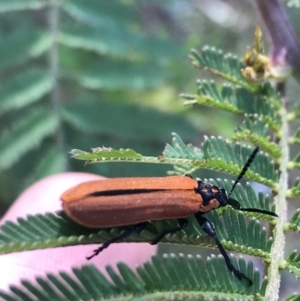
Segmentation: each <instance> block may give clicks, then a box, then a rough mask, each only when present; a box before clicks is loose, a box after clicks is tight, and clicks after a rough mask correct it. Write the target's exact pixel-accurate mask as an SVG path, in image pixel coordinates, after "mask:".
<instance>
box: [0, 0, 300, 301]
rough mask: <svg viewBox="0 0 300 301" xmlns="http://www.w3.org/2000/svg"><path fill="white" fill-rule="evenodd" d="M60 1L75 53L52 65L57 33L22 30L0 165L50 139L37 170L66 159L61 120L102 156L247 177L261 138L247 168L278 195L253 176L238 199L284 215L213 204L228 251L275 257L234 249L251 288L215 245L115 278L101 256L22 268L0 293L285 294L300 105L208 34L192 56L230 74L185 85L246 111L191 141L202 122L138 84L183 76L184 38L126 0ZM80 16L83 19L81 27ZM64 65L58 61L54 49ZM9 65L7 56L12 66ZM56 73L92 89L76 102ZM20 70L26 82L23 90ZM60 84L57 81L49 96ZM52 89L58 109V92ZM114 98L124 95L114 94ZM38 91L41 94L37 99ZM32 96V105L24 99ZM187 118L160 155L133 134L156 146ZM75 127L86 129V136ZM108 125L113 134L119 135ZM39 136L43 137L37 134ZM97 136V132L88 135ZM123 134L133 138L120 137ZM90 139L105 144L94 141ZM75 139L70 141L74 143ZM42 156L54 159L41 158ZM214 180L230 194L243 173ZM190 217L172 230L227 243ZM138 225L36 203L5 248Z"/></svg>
mask: <svg viewBox="0 0 300 301" xmlns="http://www.w3.org/2000/svg"><path fill="white" fill-rule="evenodd" d="M14 2H15V3H16V4H15V7H18V8H17V9H21V8H20V6H17V5H20V4H18V3H19V2H17V1H14ZM30 3H31V4H28V5H32V6H30V7H31V9H37V8H36V7H35V6H34V3H35V2H30ZM35 4H36V3H35ZM7 7H9V6H7ZM24 7H27V8H28V6H24ZM49 7H50V10H51V9H52V10H53V11H52V13H55V9H58V10H59V11H60V12H63V13H64V14H65V15H66V16H67V18H66V19H67V21H66V24H64V25H63V26H62V27H61V28H59V30H58V32H57V33H55V32H54V33H53V35H54V36H55V37H56V38H57V40H56V41H57V43H58V45H61V46H62V52H65V53H66V54H67V55H65V56H63V62H62V63H61V66H60V67H61V70H60V71H59V72H58V73H56V72H57V71H55V70H56V68H55V67H58V66H53V65H52V66H51V68H50V70H51V71H52V73H51V72H50V73H51V74H50V77H49V76H47V72H45V68H41V67H40V66H39V68H31V69H30V70H27V69H26V64H25V63H28V60H29V58H30V59H32V58H35V57H36V56H37V57H39V58H40V56H41V55H43V54H44V53H45V52H47V51H54V50H53V49H52V48H51V47H53V45H52V44H51V45H50V44H49V36H48V35H47V34H43V33H41V34H36V35H33V36H32V37H31V38H32V44H35V45H36V44H38V46H37V47H30V46H28V45H27V46H26V43H25V41H24V46H26V47H25V48H26V49H27V53H26V55H25V56H24V53H23V54H22V57H20V58H19V59H16V60H15V61H14V62H13V61H11V62H8V63H9V64H13V63H15V62H16V64H17V65H18V64H22V68H24V70H26V72H22V73H20V74H21V75H18V76H17V75H15V74H14V75H13V76H11V78H9V79H8V80H7V83H6V84H5V89H4V90H3V99H4V101H3V103H2V104H1V105H0V113H1V114H11V116H8V117H7V118H8V119H9V117H12V116H13V117H17V119H14V122H12V126H11V127H9V128H7V129H6V131H5V132H4V134H3V135H2V137H1V139H0V166H1V167H2V168H3V169H8V168H13V167H14V166H15V165H16V163H17V162H18V161H19V159H20V157H21V156H24V157H26V156H30V154H31V152H32V153H33V154H35V153H34V147H35V146H36V145H41V146H40V150H41V152H40V154H39V155H40V157H38V158H37V159H36V161H35V162H37V163H36V164H35V166H34V168H33V170H34V174H35V175H37V176H41V175H46V174H47V173H52V172H55V171H56V170H62V169H64V166H63V165H65V158H64V156H63V155H62V153H61V150H60V149H59V148H58V147H49V148H48V147H45V145H46V146H48V143H49V144H50V142H49V141H50V139H53V137H54V136H55V135H56V134H57V133H58V132H59V131H62V132H63V133H64V136H65V137H67V142H66V145H68V144H71V145H72V148H74V147H76V149H73V150H72V151H71V152H70V153H71V157H73V161H75V160H74V159H78V160H84V161H86V163H87V164H90V163H93V164H94V165H95V164H97V163H104V162H105V163H107V162H111V163H112V162H130V163H140V164H143V163H148V165H149V163H152V164H157V165H162V164H165V165H171V166H172V167H173V168H172V167H171V168H170V169H172V170H170V171H169V173H170V174H177V175H179V174H192V173H194V172H196V171H198V170H199V169H208V170H212V171H216V172H223V173H226V174H231V175H234V176H235V178H236V177H237V176H238V175H240V174H241V170H242V169H243V167H244V166H245V163H246V161H247V160H248V158H249V156H250V154H251V153H252V152H253V148H254V147H253V145H254V146H259V147H260V151H259V152H258V153H257V156H256V157H255V158H254V160H253V162H251V165H250V166H247V171H245V173H244V174H243V177H244V178H246V179H248V180H250V181H255V182H258V183H261V184H263V185H265V186H266V187H267V188H268V189H269V194H270V195H268V194H266V195H265V194H264V193H262V192H259V193H258V195H256V193H255V189H254V188H253V187H252V186H251V184H250V183H249V182H247V183H246V184H245V185H244V184H237V185H236V187H235V189H234V191H233V192H232V194H231V195H230V197H232V198H233V199H235V200H237V201H238V202H240V204H241V209H245V208H257V209H262V210H268V211H272V212H275V211H276V212H277V213H278V215H279V217H278V218H275V217H272V216H270V215H266V214H262V213H259V212H247V211H244V212H243V211H238V210H233V209H232V208H228V207H222V208H218V209H216V210H213V211H210V212H208V213H207V214H205V217H207V219H209V220H210V221H211V222H212V223H213V224H214V227H215V229H216V231H217V234H218V237H219V239H220V241H221V243H222V245H223V246H224V248H225V249H226V250H227V251H234V252H239V253H242V254H244V255H251V256H255V257H257V258H260V259H261V260H262V261H263V262H264V264H265V268H264V274H263V277H260V273H259V272H258V270H256V269H255V268H254V266H253V263H252V262H251V261H249V262H248V263H247V264H246V262H245V261H244V259H237V257H236V256H231V260H232V263H233V265H234V266H235V267H237V268H238V269H239V270H240V271H241V272H243V273H244V274H245V275H247V277H249V278H250V279H251V280H253V283H254V284H253V286H251V287H247V286H245V284H244V283H243V282H242V281H239V280H238V279H237V278H236V277H234V276H233V275H232V273H230V272H229V271H228V269H227V268H226V265H225V262H224V259H223V257H221V256H219V257H215V256H212V257H211V258H209V259H208V260H207V261H206V263H205V262H204V261H203V260H202V258H201V257H200V256H196V257H192V256H183V255H180V256H175V255H168V256H167V255H166V256H165V257H164V258H158V257H153V259H152V263H149V262H148V263H145V265H144V266H143V267H138V268H137V269H136V272H137V273H134V271H132V270H131V269H130V268H129V267H127V266H126V265H125V264H119V266H118V269H119V273H117V272H116V271H114V270H113V269H112V268H111V267H107V272H108V274H109V276H110V278H108V277H106V276H104V275H103V274H101V273H100V272H99V271H98V270H96V268H95V267H93V266H90V265H88V266H82V267H81V268H80V269H75V268H74V269H73V273H69V274H67V273H64V272H61V273H60V274H59V276H57V275H52V274H48V275H47V278H46V277H45V278H37V279H36V283H34V284H31V283H29V282H27V281H23V282H22V285H21V286H20V287H16V286H13V287H11V292H9V293H5V292H2V291H0V296H1V297H2V298H3V299H4V300H29V296H28V294H30V293H31V294H33V295H34V296H35V297H36V300H48V299H57V300H79V299H80V300H97V299H103V300H106V299H112V298H117V299H124V300H130V299H134V300H155V299H160V300H161V299H174V300H179V299H183V298H185V299H196V300H199V299H204V300H210V299H226V300H244V299H247V300H268V301H269V300H276V298H277V297H278V296H277V290H276V289H274V287H277V285H278V284H279V279H280V275H279V272H278V271H279V269H284V270H287V271H289V272H291V273H293V274H294V275H296V276H297V277H299V275H300V272H299V271H300V264H299V262H300V256H299V254H298V253H297V252H296V251H294V252H292V253H291V254H290V255H289V256H288V257H285V255H284V253H283V246H284V243H285V240H284V232H287V231H294V232H298V233H299V229H300V226H299V224H300V213H299V212H300V211H299V210H300V209H298V210H297V211H296V212H295V213H294V214H293V216H292V218H291V220H290V221H289V222H287V220H286V211H287V210H286V199H287V198H289V197H295V196H299V195H300V188H299V187H300V185H299V179H296V180H295V181H294V183H293V184H292V186H291V187H290V188H289V187H288V181H287V170H288V168H289V169H296V168H299V162H300V159H299V158H300V156H299V155H297V156H296V157H295V159H294V160H293V161H289V157H288V150H289V149H288V144H296V143H299V142H298V140H297V139H298V136H299V133H298V132H299V131H297V132H296V134H294V136H293V138H291V139H290V138H289V137H288V122H292V121H294V120H295V119H299V117H300V114H299V106H296V107H294V108H292V109H291V112H290V113H288V112H287V111H286V107H285V106H283V105H282V103H281V98H280V96H279V94H278V93H277V91H276V89H275V88H273V87H272V86H271V85H270V84H268V83H262V84H260V85H251V84H250V83H248V82H247V81H246V80H245V79H244V78H243V77H242V75H241V73H240V69H241V68H242V67H243V63H242V62H241V61H240V60H239V59H237V58H236V57H235V56H233V55H231V54H224V53H223V52H222V51H218V50H216V49H214V48H209V47H205V48H204V49H203V50H202V51H201V52H199V53H198V52H197V51H195V50H193V51H192V53H191V56H190V57H191V60H192V63H193V65H194V66H196V67H198V68H204V69H207V70H208V71H210V72H211V73H212V74H213V77H214V78H215V80H217V78H221V80H226V81H227V82H226V83H225V84H219V82H218V81H210V82H208V81H206V80H198V81H197V92H196V94H195V93H194V94H184V95H183V98H184V99H185V100H186V101H185V104H186V105H195V104H196V105H198V106H207V107H212V108H213V109H214V110H216V111H217V110H222V111H226V112H227V113H230V114H232V115H235V116H238V117H239V118H240V120H241V124H240V125H237V127H236V128H237V130H236V132H235V134H232V135H231V137H230V138H231V139H225V138H223V137H214V136H209V137H208V136H204V139H203V143H202V144H200V145H199V143H197V144H196V143H194V144H193V143H189V144H186V142H185V141H186V140H191V141H193V138H194V136H195V135H196V131H195V128H194V126H193V125H191V123H190V122H188V121H186V120H184V119H181V118H180V119H179V117H178V116H177V115H176V114H175V113H168V114H167V113H163V112H160V111H157V110H155V109H153V108H151V109H150V108H147V109H145V108H142V107H141V106H138V105H136V100H137V98H136V97H137V95H138V100H140V101H141V100H143V95H142V93H146V92H145V91H144V90H147V89H153V88H155V87H156V88H157V87H159V86H161V85H162V84H163V83H165V81H166V78H168V77H169V76H170V75H171V73H170V72H169V71H168V70H166V68H165V64H166V61H168V59H170V58H175V57H176V56H177V55H178V53H179V52H180V49H179V47H178V48H177V49H176V46H174V45H175V44H172V43H173V42H172V41H167V42H166V44H165V41H164V40H163V39H162V38H160V36H159V35H158V36H155V37H154V38H149V39H148V37H147V36H145V35H144V34H143V31H142V30H141V27H140V26H139V24H138V22H137V20H135V21H132V20H133V19H134V16H136V13H137V12H136V11H135V10H134V8H133V7H132V6H130V5H128V4H127V2H126V1H125V2H104V1H93V2H88V1H84V0H73V1H64V2H63V3H61V4H59V5H58V7H57V8H53V7H51V6H49ZM0 8H1V5H0ZM100 8H101V9H100ZM10 9H12V8H10ZM3 10H4V9H3ZM75 20H76V21H77V22H78V23H79V24H78V26H73V25H74V23H73V22H74V21H75ZM127 24H130V25H131V26H127ZM133 28H134V30H133ZM136 31H137V33H136ZM98 35H99V36H101V39H100V40H98V39H96V38H95V37H97V36H98ZM135 37H136V39H135ZM11 41H12V45H13V44H14V43H15V44H16V43H17V39H16V38H15V37H13V36H12V37H11ZM21 42H22V41H20V43H21ZM149 45H150V46H151V51H150V50H149V48H150V46H149ZM164 45H167V48H166V49H168V47H170V50H171V51H170V53H168V54H166V51H164ZM172 45H173V46H172ZM152 46H153V47H152ZM47 47H49V49H47ZM55 47H57V45H55ZM55 47H54V48H55ZM32 48H34V50H32ZM50 48H51V49H50ZM28 49H29V50H28ZM0 51H1V50H0ZM87 53H89V55H87ZM69 55H70V56H71V57H72V58H74V57H81V56H82V58H81V59H80V61H79V62H77V61H76V60H72V59H69V58H68V56H69ZM54 57H55V55H54V56H53V58H54ZM95 59H97V60H96V61H95ZM9 64H8V65H9ZM52 64H54V65H55V63H54V62H53V61H52ZM0 68H1V65H0ZM4 68H8V67H7V66H5V65H3V69H4ZM0 71H1V70H0ZM12 73H13V72H12ZM57 79H61V80H62V81H63V82H64V81H65V82H67V83H66V86H67V87H68V85H70V86H73V85H75V86H76V88H74V87H72V88H74V90H72V91H73V92H74V91H80V92H79V93H76V95H79V96H78V97H76V98H75V97H70V99H66V100H65V101H62V100H61V99H57V95H59V93H60V92H61V91H64V89H63V88H64V87H62V86H61V85H59V84H58V82H57V81H56V80H57ZM19 81H20V82H21V84H20V85H19V90H15V89H13V87H14V85H15V83H17V82H19ZM69 82H71V83H72V84H70V83H69ZM228 82H229V83H228ZM88 90H93V91H88ZM65 91H67V89H66V90H65ZM49 92H52V93H51V96H49V95H48V94H49ZM123 93H124V94H123ZM67 94H68V93H67ZM124 95H127V97H133V96H132V95H135V97H133V98H135V103H129V102H128V100H126V101H122V98H123V97H124ZM144 95H146V94H144ZM141 96H142V97H141ZM48 98H49V100H50V102H51V104H52V106H53V108H54V109H53V111H51V110H49V107H50V106H48V105H47V104H46V103H47V102H46V100H47V99H48ZM71 98H72V99H71ZM8 99H10V100H11V101H8ZM107 99H113V101H110V102H108V101H107ZM37 102H38V104H39V106H37V105H35V104H36V103H37ZM21 108H22V110H23V111H22V114H21V112H19V110H20V109H21ZM191 109H192V108H190V110H191ZM213 122H214V121H213V120H212V123H213ZM179 123H180V129H181V132H182V133H183V134H182V133H180V135H179V134H176V133H173V138H172V141H171V143H170V144H167V145H166V146H165V149H164V150H163V151H161V148H160V151H157V152H156V153H155V152H154V155H152V156H150V155H148V154H146V153H145V154H144V152H143V150H139V147H134V146H133V145H135V141H136V137H138V139H139V140H145V141H146V140H147V139H150V140H151V142H150V143H149V145H150V144H153V142H157V141H158V142H162V141H165V137H166V135H167V134H168V133H171V132H172V127H174V124H175V125H176V124H179ZM116 124H117V125H118V126H120V129H121V130H120V131H119V130H116ZM78 132H80V134H81V135H78ZM76 135H78V136H80V139H78V140H76V139H75V138H74V137H75V136H76ZM106 135H107V136H109V139H107V140H106V138H105V137H106ZM29 137H35V140H34V142H32V140H31V139H29ZM86 137H88V138H87V139H90V140H86V139H85V138H86ZM99 137H100V142H95V141H99ZM181 137H182V138H181ZM102 138H103V139H102ZM114 138H115V140H114ZM121 139H122V141H123V142H124V143H122V144H123V145H122V148H120V141H121ZM74 141H77V143H78V146H77V145H76V143H75V144H74ZM86 141H88V142H89V141H92V143H97V144H98V145H101V146H97V145H88V146H87V147H86V144H85V143H87V142H86ZM116 142H117V143H116ZM66 145H59V147H61V149H65V148H66ZM116 145H117V146H116ZM128 145H129V146H128ZM146 145H147V144H146ZM91 147H92V149H91V151H90V152H89V149H90V148H91ZM149 149H150V147H149ZM35 151H36V149H35ZM157 154H159V155H157ZM42 156H43V157H44V158H45V159H46V160H47V162H43V160H41V157H42ZM71 162H72V161H71ZM79 162H81V163H82V161H79ZM23 164H25V163H23ZM83 165H84V164H83V163H82V166H83ZM145 165H147V164H144V165H143V166H145ZM24 166H25V165H24ZM23 168H24V167H23ZM223 177H224V175H222V178H223ZM239 180H240V179H239ZM27 181H28V182H30V181H34V176H31V177H27ZM206 181H209V183H212V184H214V185H218V186H219V187H224V189H225V190H226V191H227V192H228V193H229V191H231V189H232V181H231V180H227V179H219V178H217V179H209V180H206ZM274 197H276V198H274ZM273 199H274V202H273ZM183 201H184V200H183ZM188 221H189V225H188V227H187V228H186V229H184V230H181V231H178V232H176V233H174V234H167V235H166V236H165V237H164V238H163V239H162V240H161V242H162V243H169V244H181V245H189V246H203V247H207V248H217V246H216V243H215V241H214V240H213V239H212V238H210V237H208V236H207V235H206V234H205V233H204V231H203V230H202V228H201V226H200V225H199V222H198V221H197V219H196V218H195V217H193V216H191V217H188ZM261 221H264V222H265V226H262V225H261ZM132 226H133V225H129V226H121V227H115V228H105V229H88V228H86V227H83V226H80V225H78V224H76V223H75V222H74V221H72V220H70V218H69V217H67V216H66V214H65V213H64V212H62V211H61V212H58V214H56V215H55V214H53V213H47V214H38V215H34V216H31V215H29V216H27V217H26V218H19V219H18V220H17V222H11V221H7V222H6V223H4V224H3V225H2V226H1V232H0V253H2V254H8V253H12V252H18V251H25V250H27V251H28V250H34V249H45V248H53V247H62V246H74V247H75V245H82V244H94V243H103V242H105V241H107V240H108V239H111V238H114V237H116V236H117V235H120V234H121V233H123V231H124V230H128V229H132ZM177 226H178V222H177V221H176V220H158V221H150V222H149V223H147V226H146V228H145V229H144V230H142V231H141V232H140V233H134V234H132V235H131V236H129V237H127V238H126V239H124V241H126V242H151V241H153V239H154V238H155V237H157V235H158V234H159V233H162V232H163V231H166V230H168V229H172V228H174V227H177ZM87 255H88V254H87ZM183 275H184V276H183ZM266 275H268V278H267V277H266ZM260 278H263V281H260ZM298 299H299V296H298V295H291V296H290V297H289V298H288V299H287V300H293V301H295V300H298Z"/></svg>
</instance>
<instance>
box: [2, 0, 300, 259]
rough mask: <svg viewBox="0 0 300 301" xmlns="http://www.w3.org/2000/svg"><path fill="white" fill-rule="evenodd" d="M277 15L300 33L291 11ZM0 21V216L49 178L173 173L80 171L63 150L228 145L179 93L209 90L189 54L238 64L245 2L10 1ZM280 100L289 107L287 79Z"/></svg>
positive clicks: (223, 130) (244, 42)
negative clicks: (223, 55) (174, 139)
mask: <svg viewBox="0 0 300 301" xmlns="http://www.w3.org/2000/svg"><path fill="white" fill-rule="evenodd" d="M285 10H286V11H287V13H288V15H289V18H290V20H291V22H292V23H293V25H294V26H295V27H296V31H297V32H298V33H299V32H300V23H299V10H297V9H288V8H286V7H285ZM0 13H1V19H0V24H1V27H0V35H1V43H0V76H1V88H0V114H1V118H0V133H1V136H0V214H1V215H3V214H4V212H5V211H6V210H7V208H8V207H9V205H10V204H11V203H12V202H13V201H14V200H15V198H16V197H17V196H18V195H19V194H20V193H21V192H22V190H24V189H25V188H26V187H28V186H29V185H30V184H32V183H34V182H35V181H37V180H39V179H41V178H43V177H46V176H48V175H51V174H54V173H59V172H62V171H67V170H76V171H85V172H92V173H97V174H101V175H104V176H107V177H113V176H154V175H156V176H161V175H165V174H166V172H167V170H169V169H171V168H172V167H170V166H165V165H162V166H158V165H150V164H144V165H143V166H142V168H141V165H138V164H124V163H122V164H117V163H107V164H106V163H105V164H94V165H89V166H84V163H83V162H82V161H76V160H72V159H71V158H70V155H69V154H68V151H69V150H71V149H73V148H78V149H82V150H86V151H89V150H90V148H91V147H102V146H107V147H113V148H133V149H135V150H136V151H138V152H140V153H142V154H144V155H152V156H156V155H160V154H161V153H162V151H163V149H164V146H165V144H166V142H170V141H171V133H172V132H176V133H178V134H179V135H180V136H181V137H182V139H183V140H184V141H185V143H193V144H195V145H200V143H201V142H202V141H203V135H204V134H205V135H222V136H224V137H230V136H231V133H232V131H233V130H234V128H235V126H236V125H237V120H234V118H233V116H232V115H230V114H228V113H224V112H220V111H215V110H211V109H209V108H204V107H197V106H196V107H193V108H192V107H184V106H183V101H182V99H180V97H179V94H180V93H182V92H187V93H193V92H195V91H196V85H195V81H196V79H197V78H206V79H208V80H210V79H214V80H216V79H215V78H214V77H213V76H212V75H211V74H208V73H205V71H199V70H196V69H194V68H193V67H192V66H191V64H190V62H189V60H188V58H187V56H188V54H189V50H190V49H191V48H196V49H201V48H202V47H203V46H205V45H210V46H215V47H216V48H218V49H222V50H223V51H224V52H231V53H233V54H236V55H237V56H239V57H241V58H242V57H243V55H244V53H245V49H246V46H248V45H251V44H252V40H253V31H254V28H255V25H256V24H257V23H259V22H260V20H259V18H258V14H257V12H256V11H255V9H254V8H253V6H252V4H251V2H250V1H247V0H244V1H239V0H230V1H222V0H214V1H211V0H201V1H200V0H198V1H195V0H193V1H183V0H168V1H158V0H157V1H155V0H151V1H150V0H135V1H134V0H123V1H121V0H119V1H117V0H116V1H107V0H97V1H93V0H72V1H70V0H66V1H55V0H52V1H41V0H39V1H36V0H27V1H17V0H14V1H6V2H5V1H3V3H2V1H1V2H0ZM297 89H298V90H297ZM287 90H288V97H290V99H297V93H299V87H297V85H296V84H295V83H294V82H293V81H290V82H289V83H288V89H287ZM204 172H205V171H204ZM199 176H202V177H206V178H208V177H210V176H211V174H207V173H206V172H205V173H203V174H202V175H201V174H199ZM194 250H196V251H197V248H194ZM163 251H164V247H162V249H161V252H163ZM173 251H174V250H173ZM174 252H175V251H174ZM191 252H192V250H191ZM209 253H211V250H209Z"/></svg>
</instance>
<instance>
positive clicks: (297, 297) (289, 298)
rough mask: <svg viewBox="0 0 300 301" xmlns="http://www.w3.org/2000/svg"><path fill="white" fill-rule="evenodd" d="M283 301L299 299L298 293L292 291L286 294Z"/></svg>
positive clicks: (298, 300) (299, 300)
mask: <svg viewBox="0 0 300 301" xmlns="http://www.w3.org/2000/svg"><path fill="white" fill-rule="evenodd" d="M285 301H300V294H297V293H294V294H291V295H290V296H288V298H286V299H285Z"/></svg>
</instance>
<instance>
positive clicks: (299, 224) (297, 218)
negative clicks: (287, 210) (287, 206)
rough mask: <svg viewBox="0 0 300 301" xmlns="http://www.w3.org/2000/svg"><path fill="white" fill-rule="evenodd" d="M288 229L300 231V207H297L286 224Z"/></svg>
mask: <svg viewBox="0 0 300 301" xmlns="http://www.w3.org/2000/svg"><path fill="white" fill-rule="evenodd" d="M285 228H286V230H291V231H295V232H298V233H300V209H297V210H296V211H295V212H294V214H293V216H292V217H291V219H290V221H289V223H288V224H287V225H286V227H285Z"/></svg>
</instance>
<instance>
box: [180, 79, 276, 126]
mask: <svg viewBox="0 0 300 301" xmlns="http://www.w3.org/2000/svg"><path fill="white" fill-rule="evenodd" d="M182 97H183V98H185V99H187V100H186V101H185V104H195V103H198V104H202V105H206V106H210V107H216V108H219V109H222V110H226V111H228V112H231V113H235V114H243V115H244V114H248V115H250V116H259V117H261V119H262V120H263V122H264V123H266V124H267V125H268V126H269V127H270V129H272V130H274V131H275V132H278V131H279V129H280V124H281V117H280V114H279V112H278V110H279V109H278V108H276V107H275V106H274V105H273V102H271V101H267V99H266V98H264V97H262V96H255V95H254V94H251V93H250V92H249V91H248V90H246V89H245V88H242V87H235V88H233V87H231V86H229V85H224V86H223V87H222V89H221V90H219V89H218V88H217V86H216V84H215V83H214V82H209V83H208V82H206V81H198V92H197V95H185V94H183V95H182Z"/></svg>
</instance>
